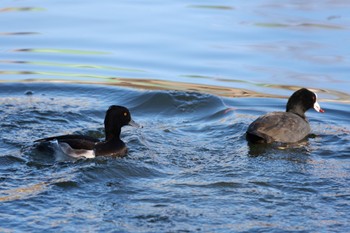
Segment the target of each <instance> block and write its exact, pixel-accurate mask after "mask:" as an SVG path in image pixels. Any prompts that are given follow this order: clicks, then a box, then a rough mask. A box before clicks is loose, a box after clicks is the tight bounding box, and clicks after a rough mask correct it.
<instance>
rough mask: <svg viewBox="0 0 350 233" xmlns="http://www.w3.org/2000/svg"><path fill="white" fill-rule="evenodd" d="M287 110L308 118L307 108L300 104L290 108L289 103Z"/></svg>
mask: <svg viewBox="0 0 350 233" xmlns="http://www.w3.org/2000/svg"><path fill="white" fill-rule="evenodd" d="M286 112H291V113H294V114H297V115H298V116H300V117H301V118H303V119H306V117H305V109H304V108H303V107H302V106H300V105H295V106H294V107H293V108H289V106H288V105H287V110H286Z"/></svg>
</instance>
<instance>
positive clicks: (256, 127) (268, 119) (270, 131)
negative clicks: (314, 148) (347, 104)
mask: <svg viewBox="0 0 350 233" xmlns="http://www.w3.org/2000/svg"><path fill="white" fill-rule="evenodd" d="M310 108H314V109H315V110H316V111H317V112H322V113H323V112H324V110H322V109H321V107H320V105H319V104H318V102H317V95H316V94H315V93H314V92H312V91H309V90H308V89H305V88H302V89H300V90H298V91H296V92H294V93H293V95H292V96H291V97H290V98H289V100H288V103H287V108H286V112H271V113H268V114H266V115H263V116H260V117H259V118H258V119H256V120H255V121H254V122H253V123H251V124H250V125H249V127H248V130H247V134H246V138H247V140H248V141H249V142H251V143H271V142H282V143H293V142H298V141H300V140H302V139H304V138H305V137H306V136H307V135H308V134H309V133H310V125H309V122H308V121H307V119H306V117H305V112H306V111H307V110H308V109H310Z"/></svg>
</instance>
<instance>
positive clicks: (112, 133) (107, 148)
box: [35, 105, 136, 157]
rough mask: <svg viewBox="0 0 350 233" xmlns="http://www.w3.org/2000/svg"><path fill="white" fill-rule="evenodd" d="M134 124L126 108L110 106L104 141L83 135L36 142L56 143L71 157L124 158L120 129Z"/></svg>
mask: <svg viewBox="0 0 350 233" xmlns="http://www.w3.org/2000/svg"><path fill="white" fill-rule="evenodd" d="M134 124H136V123H135V122H134V121H133V120H132V119H131V116H130V112H129V110H128V109H127V108H125V107H122V106H116V105H112V106H110V107H109V109H108V110H107V112H106V116H105V120H104V126H105V141H100V140H99V139H96V138H93V137H90V136H85V135H61V136H55V137H49V138H43V139H39V140H36V141H35V142H37V143H40V144H43V143H46V142H50V141H57V142H58V144H59V145H60V146H61V148H62V149H63V151H64V152H65V153H67V154H68V155H71V156H74V157H76V156H78V155H80V154H81V155H82V156H84V154H86V152H87V153H90V154H91V153H92V154H93V155H94V156H101V155H105V156H124V155H125V154H126V152H127V148H126V145H125V143H124V142H123V141H122V140H121V139H120V132H121V128H122V127H123V126H125V125H134Z"/></svg>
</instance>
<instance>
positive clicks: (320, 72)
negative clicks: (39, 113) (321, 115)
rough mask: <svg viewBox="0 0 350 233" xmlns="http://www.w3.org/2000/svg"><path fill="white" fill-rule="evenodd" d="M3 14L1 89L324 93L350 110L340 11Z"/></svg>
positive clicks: (164, 7)
mask: <svg viewBox="0 0 350 233" xmlns="http://www.w3.org/2000/svg"><path fill="white" fill-rule="evenodd" d="M30 3H31V2H30V1H29V2H26V4H30ZM9 5H10V6H8V7H3V8H1V9H0V13H7V12H9V13H10V12H16V14H6V15H5V14H4V16H3V17H6V18H7V19H8V21H9V22H11V23H8V24H4V25H3V27H2V29H1V32H0V36H2V40H3V41H2V46H3V48H2V52H1V53H0V64H1V67H0V73H1V74H2V75H1V77H0V78H1V79H2V80H3V81H24V80H26V81H30V80H40V81H52V80H64V81H70V82H84V81H85V82H89V83H109V84H110V83H113V84H114V85H119V84H120V85H123V86H131V87H132V86H134V87H141V88H150V89H157V88H161V89H166V88H169V89H172V90H197V91H204V92H206V91H208V92H210V93H213V94H217V95H223V96H230V95H231V94H232V96H248V95H249V94H251V96H261V97H267V96H271V97H272V96H274V97H280V96H288V95H289V90H291V89H297V88H299V87H308V88H313V89H314V90H317V91H318V92H320V93H321V94H322V93H325V95H321V96H320V97H321V99H324V100H331V101H341V102H347V101H348V100H349V96H348V95H349V91H348V88H346V87H347V86H349V85H350V84H349V79H348V77H347V76H348V75H347V74H348V73H349V68H348V67H349V61H350V59H349V55H348V54H350V51H349V48H348V47H346V46H345V47H344V46H343V45H344V38H346V37H347V34H348V33H349V26H348V25H349V23H350V22H349V18H348V17H347V13H348V10H349V8H350V5H349V4H348V3H347V2H346V1H337V2H334V1H329V2H323V3H319V2H317V3H316V2H315V1H311V2H305V3H299V2H295V1H287V2H285V3H275V2H273V1H270V0H264V1H263V2H260V3H258V4H257V3H250V2H249V3H248V2H246V3H243V2H242V3H236V4H235V5H233V4H232V3H227V2H215V3H214V2H213V3H210V2H206V3H205V4H202V3H198V2H186V3H185V2H182V1H180V2H176V3H171V2H167V3H165V2H160V1H157V0H154V1H152V4H151V3H150V4H149V5H148V7H149V9H151V11H144V10H142V9H143V7H144V5H143V4H130V3H128V2H123V1H122V2H119V3H118V4H116V3H114V2H112V1H108V2H105V3H104V4H98V3H93V2H89V3H84V4H83V5H84V7H82V5H81V4H79V3H76V4H71V5H69V4H68V5H67V4H63V3H41V5H40V6H39V5H38V6H32V7H27V6H23V3H22V2H12V5H13V6H11V3H10V4H9ZM67 7H69V9H72V10H73V11H70V12H75V13H69V12H68V11H67V10H66V9H67ZM74 9H77V10H76V11H74ZM91 9H94V13H91ZM96 12H98V13H96ZM115 12H118V14H115ZM335 12H336V14H335ZM29 19H31V21H30V22H32V23H30V24H26V23H24V22H27V21H29ZM52 25H55V26H54V27H53V26H52ZM186 85H187V87H185V86H186Z"/></svg>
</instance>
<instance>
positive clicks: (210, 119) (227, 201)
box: [0, 83, 350, 232]
mask: <svg viewBox="0 0 350 233" xmlns="http://www.w3.org/2000/svg"><path fill="white" fill-rule="evenodd" d="M0 93H1V96H0V102H1V105H0V106H1V107H0V112H1V121H0V122H1V157H0V179H1V191H0V193H1V195H0V206H1V219H2V223H1V228H0V229H1V231H12V230H13V231H44V230H52V231H76V230H77V228H78V229H79V231H87V232H93V231H101V232H105V231H107V232H196V231H204V232H214V231H215V232H232V231H234V232H246V231H257V232H259V231H269V232H281V231H295V232H310V231H311V232H312V231H330V232H347V231H349V230H350V227H349V224H348V214H349V211H350V206H349V203H350V202H349V199H350V194H349V181H350V176H349V172H350V163H349V153H350V136H349V129H350V127H349V121H348V119H349V115H350V112H349V111H348V107H349V106H348V105H346V104H335V103H322V102H321V105H322V106H323V108H325V110H326V111H327V112H326V113H325V114H318V113H316V112H312V111H310V112H308V116H309V118H310V121H311V126H312V129H313V130H312V132H313V134H314V136H313V137H311V138H309V139H308V140H307V141H306V142H304V143H303V144H300V145H294V146H291V147H290V148H278V147H269V148H265V149H264V150H261V151H259V152H256V151H255V152H254V153H252V151H251V148H249V147H248V145H247V143H246V141H245V139H244V132H245V130H246V128H247V126H248V124H249V123H250V122H251V121H252V120H253V119H254V118H255V117H256V116H257V115H259V114H261V113H263V112H265V111H270V110H278V109H283V108H284V104H285V102H286V100H285V99H259V98H258V99H252V98H222V97H217V96H213V95H209V94H199V93H194V92H193V93H191V92H179V91H138V90H133V89H124V88H118V87H110V86H96V85H95V86H91V85H67V84H18V83H15V84H2V85H1V86H0ZM111 104H120V105H126V106H129V108H130V110H131V113H132V116H133V118H134V120H135V121H137V122H138V123H140V124H142V125H143V128H142V129H135V128H132V127H125V128H123V132H122V138H123V140H124V141H125V142H126V143H127V145H128V147H129V149H130V151H129V154H128V156H127V157H125V158H122V159H112V158H96V159H82V160H77V161H67V162H60V163H57V162H55V161H54V158H52V157H42V155H40V154H39V153H37V152H36V151H35V150H33V149H32V148H31V145H32V141H33V140H35V139H38V138H41V137H44V136H50V135H55V134H62V133H83V134H88V135H92V136H97V137H103V128H102V122H103V117H104V113H105V110H106V109H107V108H108V106H109V105H111Z"/></svg>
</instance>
